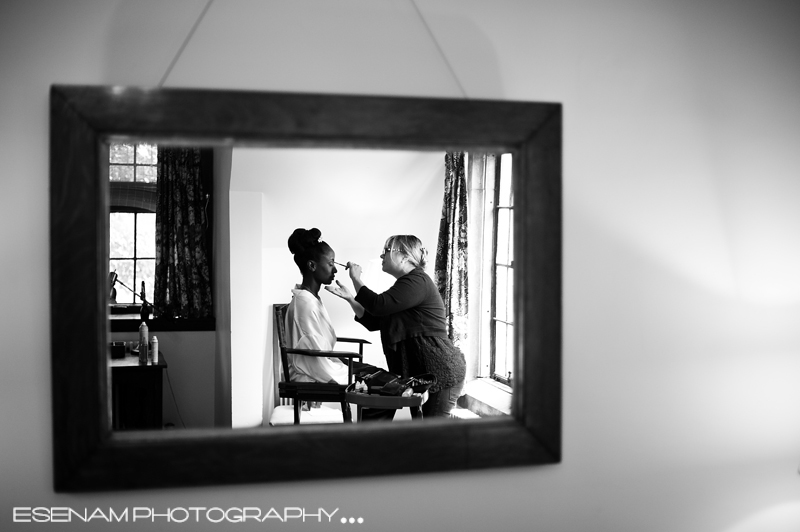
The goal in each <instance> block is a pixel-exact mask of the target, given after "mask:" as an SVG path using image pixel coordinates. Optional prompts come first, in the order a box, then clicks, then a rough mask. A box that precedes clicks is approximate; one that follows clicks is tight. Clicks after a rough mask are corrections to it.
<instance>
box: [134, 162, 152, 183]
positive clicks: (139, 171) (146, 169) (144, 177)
mask: <svg viewBox="0 0 800 532" xmlns="http://www.w3.org/2000/svg"><path fill="white" fill-rule="evenodd" d="M136 181H138V182H140V183H155V182H156V181H157V180H156V167H155V166H137V167H136Z"/></svg>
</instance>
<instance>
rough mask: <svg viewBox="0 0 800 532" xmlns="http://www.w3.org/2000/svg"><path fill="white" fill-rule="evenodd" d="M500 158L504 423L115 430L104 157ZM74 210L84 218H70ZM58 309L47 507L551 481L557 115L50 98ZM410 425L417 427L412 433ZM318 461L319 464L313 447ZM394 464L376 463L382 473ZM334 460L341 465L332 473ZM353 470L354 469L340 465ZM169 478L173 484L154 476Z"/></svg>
mask: <svg viewBox="0 0 800 532" xmlns="http://www.w3.org/2000/svg"><path fill="white" fill-rule="evenodd" d="M135 139H144V140H147V141H148V142H155V143H164V144H173V145H174V144H195V145H197V144H201V145H206V146H208V145H211V146H217V147H233V146H236V147H274V148H287V147H288V148H309V147H310V148H325V149H330V148H348V149H353V148H364V149H385V150H411V149H418V150H423V151H430V150H439V151H472V152H478V151H487V152H495V153H510V154H511V155H512V156H513V158H514V161H515V164H514V172H515V176H514V183H515V192H514V194H515V201H516V211H517V212H518V213H519V215H518V216H515V221H514V227H515V229H514V234H515V239H514V248H515V263H516V264H515V277H514V285H515V287H516V292H515V295H514V308H515V310H516V313H517V321H518V323H519V324H520V326H519V327H517V333H516V334H515V336H514V347H515V349H514V352H515V360H514V362H513V367H514V368H515V369H516V375H515V379H514V383H513V386H514V395H513V405H512V411H513V415H511V416H504V417H500V418H496V419H482V420H478V421H467V420H463V421H462V420H458V421H455V422H454V421H453V420H424V421H423V422H422V423H419V424H416V423H415V424H401V423H394V424H380V426H365V425H358V426H356V425H352V426H349V425H337V426H300V427H297V428H291V429H289V430H285V431H284V430H279V431H276V430H270V429H238V430H233V431H217V430H185V431H152V432H148V431H134V432H113V431H111V430H110V424H109V416H108V415H107V412H108V404H109V387H108V381H109V371H108V367H107V343H108V339H109V333H108V324H107V321H106V311H107V309H106V305H107V296H108V294H107V293H106V291H105V290H103V289H101V287H103V286H104V285H105V281H106V276H107V273H108V271H107V268H108V263H107V257H108V233H107V231H108V220H107V216H106V214H105V213H106V212H108V205H107V197H108V169H107V164H104V162H107V161H108V144H109V143H110V142H115V141H125V140H135ZM76 205H80V206H81V208H75V206H76ZM51 287H52V289H51V308H52V314H51V316H52V323H51V329H52V338H53V343H52V354H51V357H52V372H53V429H54V483H55V489H56V490H57V491H86V490H103V489H127V488H139V487H160V486H178V485H182V486H185V485H203V484H216V483H235V482H267V481H279V480H299V479H306V478H335V477H344V476H363V475H385V474H405V473H414V472H431V471H446V470H459V469H477V468H486V467H508V466H516V465H529V464H542V463H553V462H557V461H559V460H560V450H561V107H560V105H558V104H547V103H526V102H505V101H463V100H446V99H422V98H395V97H371V96H340V95H313V94H286V93H257V92H237V91H204V90H168V89H158V90H150V89H139V88H126V87H78V86H54V87H53V88H52V90H51ZM411 425H413V427H412V426H411ZM320 441H324V442H325V445H324V446H320V445H319V442H320ZM387 455H391V456H394V457H395V460H393V461H392V462H391V463H386V461H384V460H382V459H381V457H383V456H387ZM334 457H336V459H334ZM342 457H350V458H351V459H349V460H348V459H347V458H345V459H342ZM167 469H169V471H170V474H169V475H163V474H162V472H163V471H166V470H167Z"/></svg>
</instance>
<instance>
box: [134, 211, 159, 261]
mask: <svg viewBox="0 0 800 532" xmlns="http://www.w3.org/2000/svg"><path fill="white" fill-rule="evenodd" d="M136 216H137V220H136V258H141V257H149V258H155V256H156V215H155V214H154V213H139V214H137V215H136Z"/></svg>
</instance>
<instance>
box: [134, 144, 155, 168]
mask: <svg viewBox="0 0 800 532" xmlns="http://www.w3.org/2000/svg"><path fill="white" fill-rule="evenodd" d="M157 162H158V148H157V147H156V145H155V144H137V145H136V163H137V164H156V163H157Z"/></svg>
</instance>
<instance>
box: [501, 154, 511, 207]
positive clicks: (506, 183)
mask: <svg viewBox="0 0 800 532" xmlns="http://www.w3.org/2000/svg"><path fill="white" fill-rule="evenodd" d="M498 205H502V206H504V207H510V206H512V205H514V198H513V195H512V191H511V154H510V153H505V154H503V155H502V156H501V157H500V201H499V203H498Z"/></svg>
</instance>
